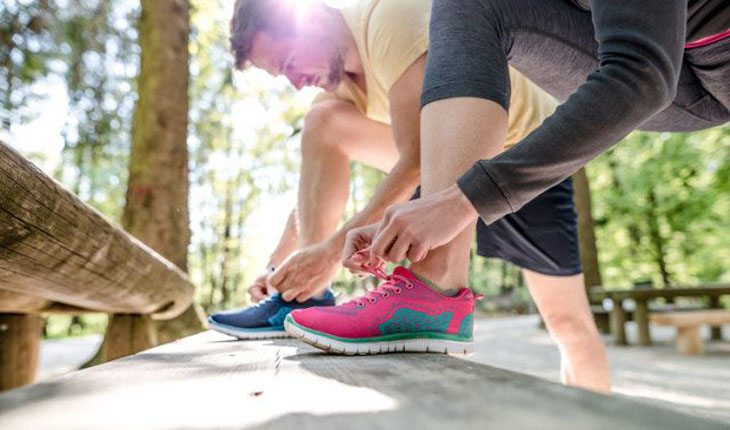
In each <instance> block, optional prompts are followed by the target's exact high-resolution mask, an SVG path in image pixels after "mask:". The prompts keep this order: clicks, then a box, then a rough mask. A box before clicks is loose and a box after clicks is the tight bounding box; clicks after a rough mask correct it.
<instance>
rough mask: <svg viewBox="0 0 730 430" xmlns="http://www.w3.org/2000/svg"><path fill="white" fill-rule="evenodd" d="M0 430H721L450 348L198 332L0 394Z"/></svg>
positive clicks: (701, 422) (692, 419)
mask: <svg viewBox="0 0 730 430" xmlns="http://www.w3.org/2000/svg"><path fill="white" fill-rule="evenodd" d="M0 428H9V429H11V428H33V429H49V430H53V429H69V428H73V429H96V428H103V429H125V430H127V429H209V428H216V429H297V430H299V429H302V430H306V429H317V430H329V429H337V430H341V429H368V430H370V429H402V428H409V429H426V430H429V429H439V430H441V429H490V430H502V429H505V430H507V429H509V430H518V429H561V430H585V429H591V430H603V429H606V430H615V429H642V430H653V429H657V430H674V429H677V430H689V429H703V430H715V429H725V430H727V429H728V428H729V427H728V426H727V425H724V424H719V423H715V422H712V421H707V420H704V419H700V418H695V417H690V416H687V415H683V414H680V413H677V412H674V411H672V410H669V409H662V408H658V407H654V406H649V405H646V404H643V403H639V402H635V401H633V400H631V399H627V398H622V397H619V396H615V397H606V396H602V395H598V394H593V393H589V392H586V391H582V390H578V389H573V388H569V387H564V386H561V385H559V384H555V383H551V382H547V381H544V380H539V379H536V378H533V377H530V376H525V375H520V374H516V373H512V372H509V371H505V370H499V369H495V368H492V367H488V366H484V365H480V364H476V363H473V362H469V361H466V360H463V359H459V358H455V357H449V356H444V355H437V354H391V355H384V356H375V357H341V356H332V355H328V354H325V353H322V352H319V351H315V350H313V349H311V348H310V347H308V346H305V345H303V344H302V343H300V342H295V341H291V340H281V341H260V342H235V341H231V340H230V338H228V337H226V336H223V335H220V334H215V333H211V332H208V333H203V334H201V335H196V336H193V337H190V338H187V339H184V340H182V341H179V342H175V343H172V344H168V345H164V346H162V347H158V348H155V349H152V350H149V351H146V352H143V353H140V354H137V355H135V356H132V357H128V358H124V359H121V360H117V361H113V362H111V363H108V364H104V365H101V366H98V367H94V368H90V369H86V370H83V371H80V372H76V373H73V374H69V375H66V376H63V377H60V378H56V379H52V380H49V381H47V382H43V383H40V384H36V385H33V386H29V387H24V388H21V389H17V390H13V391H10V392H8V393H5V394H3V395H0Z"/></svg>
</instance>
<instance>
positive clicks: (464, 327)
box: [459, 313, 474, 337]
mask: <svg viewBox="0 0 730 430" xmlns="http://www.w3.org/2000/svg"><path fill="white" fill-rule="evenodd" d="M473 330H474V313H470V314H469V315H467V316H465V317H464V319H463V320H461V324H459V336H466V337H471V335H472V332H473Z"/></svg>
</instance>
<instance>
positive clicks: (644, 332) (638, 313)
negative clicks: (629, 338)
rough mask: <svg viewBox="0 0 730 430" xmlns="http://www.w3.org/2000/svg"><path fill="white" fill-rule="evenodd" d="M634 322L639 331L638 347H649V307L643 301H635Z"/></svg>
mask: <svg viewBox="0 0 730 430" xmlns="http://www.w3.org/2000/svg"><path fill="white" fill-rule="evenodd" d="M634 321H636V327H637V328H638V329H639V345H641V346H649V345H651V334H650V332H649V305H648V303H647V302H646V301H645V300H637V301H636V310H635V311H634Z"/></svg>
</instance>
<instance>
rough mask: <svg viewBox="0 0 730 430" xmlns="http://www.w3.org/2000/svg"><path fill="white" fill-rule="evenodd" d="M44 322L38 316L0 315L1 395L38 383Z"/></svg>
mask: <svg viewBox="0 0 730 430" xmlns="http://www.w3.org/2000/svg"><path fill="white" fill-rule="evenodd" d="M41 321H42V320H41V317H40V316H38V315H23V314H0V391H3V390H8V389H11V388H15V387H20V386H23V385H26V384H30V383H31V382H33V381H34V380H35V375H36V369H37V368H38V350H39V348H40V343H41ZM0 428H3V427H2V426H0Z"/></svg>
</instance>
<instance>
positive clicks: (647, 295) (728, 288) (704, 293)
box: [590, 284, 730, 301]
mask: <svg viewBox="0 0 730 430" xmlns="http://www.w3.org/2000/svg"><path fill="white" fill-rule="evenodd" d="M724 295H730V284H708V285H698V286H695V287H691V286H682V287H669V288H661V289H656V288H642V289H634V290H608V289H605V288H591V291H590V299H591V301H601V300H603V299H620V300H624V299H656V298H667V299H673V298H676V297H720V296H724Z"/></svg>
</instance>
